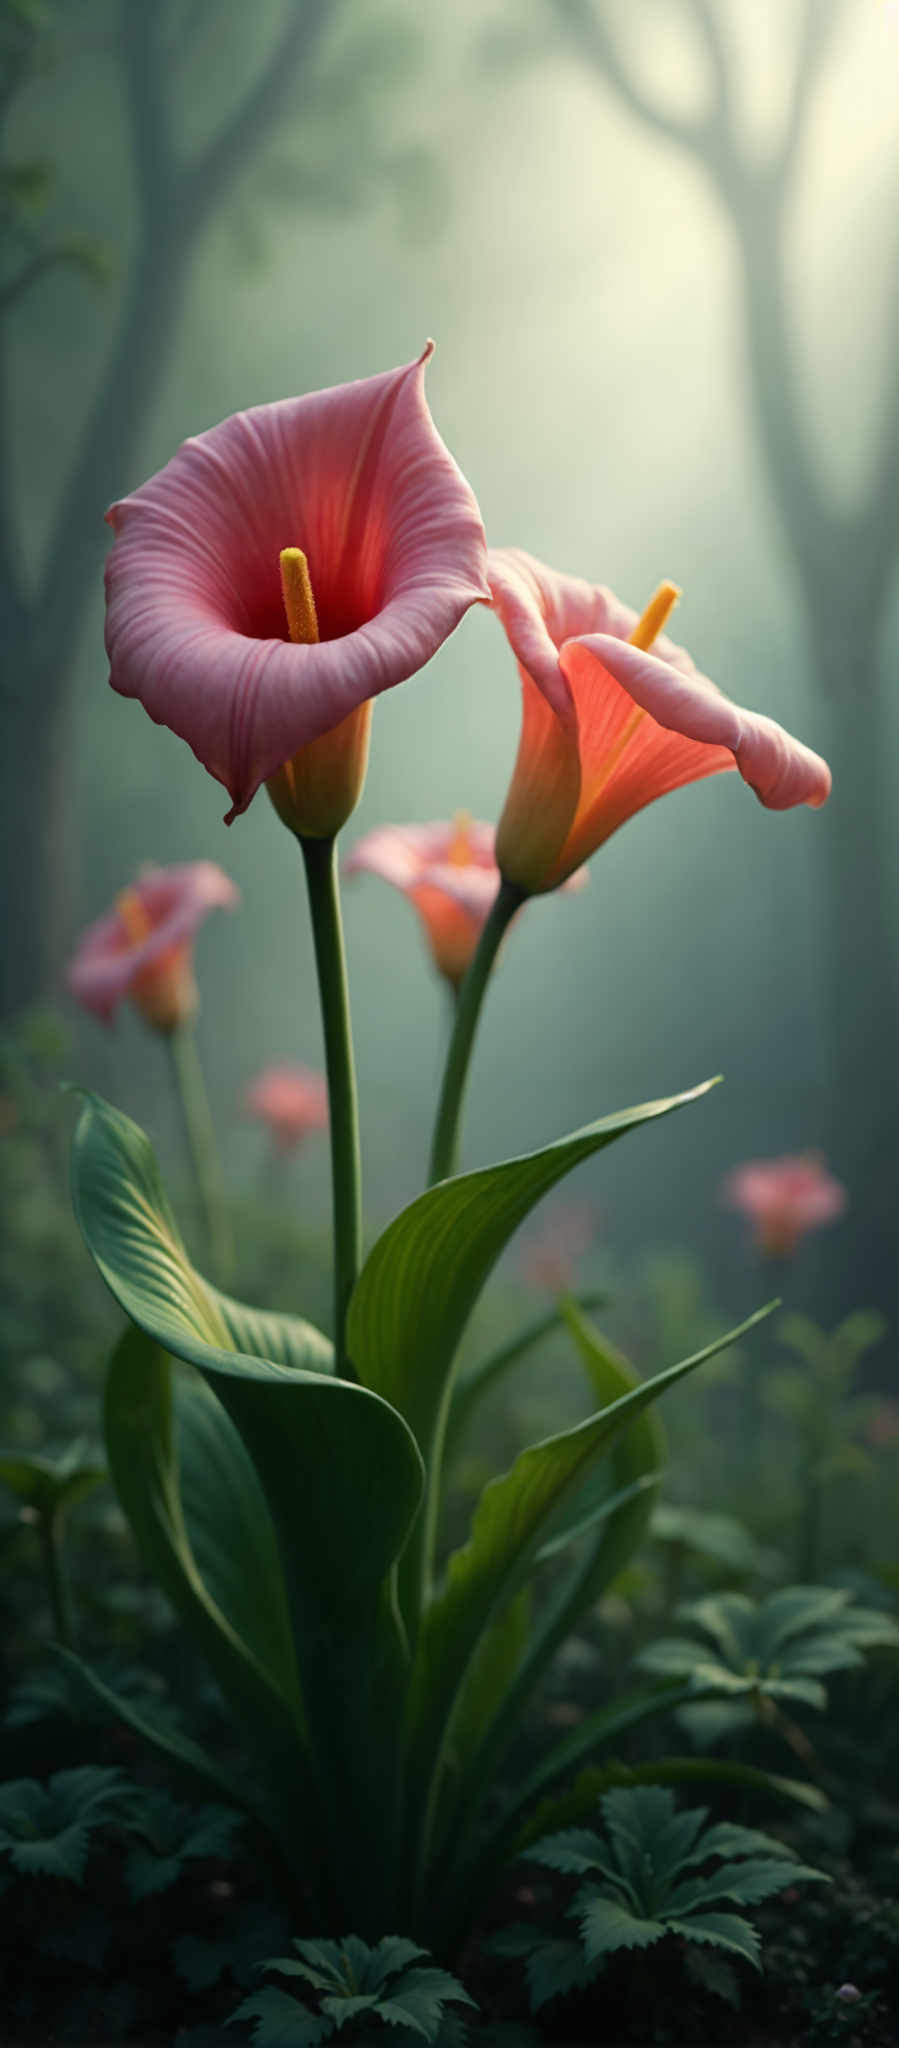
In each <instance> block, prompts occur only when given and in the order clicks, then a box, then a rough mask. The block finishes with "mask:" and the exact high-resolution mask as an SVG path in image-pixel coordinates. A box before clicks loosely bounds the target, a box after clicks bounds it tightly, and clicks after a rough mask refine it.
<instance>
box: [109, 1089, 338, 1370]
mask: <svg viewBox="0 0 899 2048" xmlns="http://www.w3.org/2000/svg"><path fill="white" fill-rule="evenodd" d="M72 1188H73V1195H74V1201H75V1213H76V1215H77V1217H78V1221H79V1224H80V1226H81V1230H82V1233H83V1235H84V1238H85V1241H86V1243H87V1245H88V1249H89V1250H90V1251H91V1252H92V1254H93V1257H94V1259H95V1260H96V1263H97V1265H98V1267H99V1269H100V1272H101V1273H102V1275H103V1278H104V1280H105V1281H106V1284H107V1287H109V1288H110V1290H111V1292H112V1293H113V1294H114V1295H115V1298H116V1300H117V1301H118V1302H119V1303H120V1304H121V1306H122V1308H123V1309H124V1311H125V1314H126V1315H127V1316H129V1317H130V1319H131V1321H132V1322H133V1323H137V1325H138V1327H139V1329H142V1330H146V1332H147V1334H148V1336H150V1337H152V1338H153V1340H154V1342H155V1343H157V1344H160V1345H161V1346H162V1347H163V1349H165V1350H168V1351H173V1352H174V1353H175V1355H176V1357H178V1358H184V1359H186V1360H187V1361H188V1363H189V1364H191V1365H197V1366H199V1367H200V1368H201V1369H203V1368H204V1367H205V1366H206V1365H207V1364H208V1363H209V1362H210V1354H212V1355H213V1356H217V1357H222V1358H227V1357H229V1356H231V1355H232V1354H234V1353H247V1354H249V1356H250V1357H253V1358H263V1359H267V1360H268V1361H269V1362H270V1363H271V1364H272V1365H279V1366H292V1367H296V1368H297V1369H300V1370H302V1371H304V1372H321V1373H326V1372H331V1371H333V1363H334V1355H333V1349H332V1346H331V1345H330V1344H329V1342H328V1339H327V1338H326V1337H323V1336H322V1335H321V1333H320V1331H318V1330H316V1329H314V1328H313V1326H312V1324H311V1323H306V1322H303V1321H302V1319H301V1318H300V1317H299V1316H282V1315H270V1314H267V1313H265V1312H264V1311H262V1310H261V1309H255V1308H246V1307H244V1306H243V1304H242V1303H241V1302H238V1301H232V1300H231V1299H230V1297H229V1296H228V1295H225V1294H220V1293H219V1291H218V1289H217V1288H215V1287H212V1286H211V1285H210V1283H209V1282H208V1281H206V1280H204V1279H203V1278H202V1277H201V1275H200V1274H199V1273H198V1272H197V1271H196V1269H195V1267H194V1266H192V1265H191V1262H190V1259H189V1258H188V1255H187V1252H186V1250H185V1248H184V1244H183V1242H182V1239H181V1235H180V1233H179V1230H178V1226H177V1224H176V1222H175V1218H174V1216H173V1214H172V1211H171V1209H170V1207H169V1202H168V1198H167V1196H166V1193H165V1189H164V1187H163V1184H162V1180H161V1178H160V1174H159V1168H158V1166H157V1164H156V1159H155V1157H154V1153H153V1148H152V1146H151V1145H150V1142H149V1139H148V1138H147V1137H146V1136H145V1135H144V1132H143V1131H142V1130H140V1128H139V1127H138V1125H137V1124H135V1123H132V1120H131V1118H130V1117H127V1116H123V1114H122V1112H121V1110H117V1109H113V1107H112V1105H111V1103H108V1102H103V1101H102V1100H101V1099H100V1097H99V1096H97V1095H90V1094H87V1093H86V1094H85V1098H84V1108H83V1110H82V1112H81V1116H80V1118H79V1121H78V1125H77V1128H76V1131H75V1137H74V1142H73V1146H72Z"/></svg>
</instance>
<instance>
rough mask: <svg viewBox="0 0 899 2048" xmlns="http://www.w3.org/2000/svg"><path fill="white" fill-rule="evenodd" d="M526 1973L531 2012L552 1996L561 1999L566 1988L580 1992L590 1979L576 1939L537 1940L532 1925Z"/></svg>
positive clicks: (565, 1992)
mask: <svg viewBox="0 0 899 2048" xmlns="http://www.w3.org/2000/svg"><path fill="white" fill-rule="evenodd" d="M529 1932H530V1938H531V1942H530V1953H529V1955H528V1959H527V1963H526V1966H525V1968H526V1975H527V1980H528V1991H529V1993H530V2004H531V2011H532V2012H539V2011H540V2009H541V2007H542V2006H544V2005H548V2004H549V2002H550V1999H552V1998H565V1997H566V1996H567V1994H568V1993H569V1992H570V1991H582V1990H583V1988H584V1986H585V1985H586V1984H588V1983H589V1981H590V1972H589V1970H588V1967H587V1964H586V1962H585V1960H584V1953H583V1950H582V1948H581V1945H580V1942H579V1941H566V1940H565V1939H564V1938H563V1937H561V1936H559V1937H558V1938H557V1939H556V1940H555V1941H541V1940H540V1939H539V1937H538V1936H537V1934H536V1931H535V1930H534V1929H533V1928H532V1929H529Z"/></svg>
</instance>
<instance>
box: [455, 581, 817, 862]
mask: <svg viewBox="0 0 899 2048" xmlns="http://www.w3.org/2000/svg"><path fill="white" fill-rule="evenodd" d="M488 576H489V581H490V588H491V593H492V605H493V609H494V611H495V612H496V614H497V617H498V618H499V620H500V622H501V624H502V625H503V627H504V629H505V632H506V635H507V637H508V640H509V643H510V645H511V648H512V651H513V653H514V655H515V657H516V659H517V662H518V668H519V674H520V677H521V687H522V728H521V739H520V742H519V749H518V757H517V760H516V763H515V769H514V772H513V776H512V781H511V784H510V788H509V793H508V796H507V799H506V804H505V808H504V811H503V815H502V817H501V819H500V823H499V826H498V828H497V837H496V849H497V861H498V864H499V867H500V870H501V872H502V874H503V875H504V876H505V877H506V878H507V879H508V880H509V881H511V882H515V883H517V884H518V885H519V887H521V888H523V889H525V890H526V891H527V892H528V893H531V892H535V891H540V890H544V889H554V888H557V887H558V885H559V883H560V882H562V881H564V880H565V877H566V876H567V875H570V874H571V873H572V871H573V869H575V868H577V867H578V866H579V865H580V863H581V862H582V861H584V860H587V859H588V858H589V856H590V855H591V854H592V853H594V852H595V851H596V849H597V847H599V846H601V845H602V844H603V842H604V840H606V839H608V838H609V837H610V836H611V834H612V833H613V832H615V831H617V829H618V827H619V826H620V825H623V824H624V823H625V821H626V820H627V819H628V818H631V817H633V816H634V814H635V812H637V811H639V810H642V809H643V807H644V805H646V804H648V803H652V802H654V800H655V799H656V797H660V796H664V795H665V794H666V793H667V792H668V791H669V790H673V789H679V788H681V787H682V786H683V785H684V784H685V783H688V782H697V781H699V780H701V779H702V778H703V777H705V776H707V775H718V774H721V773H722V772H724V771H725V770H727V769H733V768H738V769H739V771H740V774H741V775H742V776H743V779H744V781H746V782H748V783H749V784H750V787H751V788H752V789H754V790H755V793H756V795H757V796H758V798H759V799H760V801H761V802H762V803H763V804H765V805H766V806H767V807H768V808H769V809H771V810H787V809H790V808H791V807H792V806H793V805H795V804H812V805H818V804H822V803H824V802H825V801H826V798H827V796H828V794H829V791H830V771H829V769H828V767H827V765H826V763H825V762H824V761H822V760H821V759H820V757H819V755H817V754H814V753H812V752H811V750H810V749H809V748H808V747H805V746H803V745H802V744H801V743H800V742H799V741H798V740H794V739H792V738H791V737H790V735H789V733H786V732H785V731H784V730H783V728H782V726H779V725H777V724H776V723H775V722H774V720H773V719H771V718H767V717H764V716H763V715H761V714H760V713H758V712H754V711H744V710H741V709H740V708H739V707H738V706H737V705H735V704H732V703H731V702H730V701H729V699H728V698H727V697H725V696H723V695H722V693H721V691H720V690H718V689H717V687H716V686H715V684H714V683H712V682H710V681H709V679H708V677H707V676H703V675H701V674H700V673H699V671H698V670H697V669H696V668H695V666H694V664H693V662H692V660H691V658H690V656H689V654H687V653H686V651H685V650H684V648H682V647H678V646H676V645H675V644H674V642H673V641H671V640H669V639H668V638H667V637H666V636H664V635H660V636H659V635H658V633H657V624H656V621H657V620H658V621H659V622H663V619H664V616H665V615H667V611H668V610H670V608H671V605H672V603H673V602H674V600H675V599H676V597H677V595H678V593H677V591H676V588H675V586H674V585H667V586H662V602H661V603H660V604H659V605H658V606H650V607H649V608H648V611H647V613H646V614H644V616H643V618H642V619H638V615H637V613H636V612H634V611H632V610H631V609H630V607H629V606H628V605H625V604H622V603H621V602H620V600H619V599H618V598H616V597H614V596H613V594H612V592H611V591H610V590H606V589H604V588H603V587H601V586H594V585H592V584H589V583H585V582H583V581H582V580H581V579H580V578H578V577H574V576H563V575H560V574H558V573H557V572H556V571H555V570H553V569H548V568H546V567H545V565H544V564H543V563H542V562H538V561H536V560H535V559H534V557H533V556H532V555H528V554H526V553H524V551H523V550H521V549H518V548H500V549H495V550H492V551H491V553H490V556H489V563H488ZM639 642H642V644H638V643H639ZM650 642H651V643H652V645H653V652H651V653H650V652H649V651H648V647H649V644H650Z"/></svg>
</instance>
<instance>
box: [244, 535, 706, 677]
mask: <svg viewBox="0 0 899 2048" xmlns="http://www.w3.org/2000/svg"><path fill="white" fill-rule="evenodd" d="M282 560H283V557H282ZM680 595H681V592H680V591H679V589H678V587H677V584H676V583H668V582H665V583H660V584H659V587H658V590H657V591H655V593H654V595H653V596H652V597H651V598H650V600H649V603H648V605H647V607H646V610H645V612H644V613H643V616H642V618H639V619H638V620H637V623H636V625H635V627H634V630H633V632H632V633H631V635H630V642H631V646H632V647H642V648H643V651H644V653H646V651H647V650H648V649H649V648H650V647H651V646H652V643H653V641H654V640H655V638H656V636H657V634H659V633H661V631H662V629H663V627H664V626H665V625H667V623H668V620H669V618H670V616H671V613H672V612H673V610H674V607H675V605H676V604H677V601H678V598H679V597H680Z"/></svg>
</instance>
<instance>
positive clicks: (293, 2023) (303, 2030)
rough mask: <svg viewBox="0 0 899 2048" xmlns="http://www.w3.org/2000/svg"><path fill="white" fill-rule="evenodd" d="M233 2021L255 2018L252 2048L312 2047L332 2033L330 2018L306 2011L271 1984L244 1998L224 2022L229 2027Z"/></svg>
mask: <svg viewBox="0 0 899 2048" xmlns="http://www.w3.org/2000/svg"><path fill="white" fill-rule="evenodd" d="M235 2020H255V2021H256V2022H257V2024H256V2026H255V2027H254V2028H253V2040H254V2042H255V2048H316V2044H317V2043H318V2042H319V2041H327V2040H328V2039H329V2037H330V2035H331V2034H333V2032H334V2022H333V2020H330V2019H327V2018H326V2017H325V2016H324V2015H321V2014H319V2013H312V2012H307V2010H306V2008H305V2006H302V2005H300V2004H299V2002H298V2000H297V1999H295V1998H291V1997H290V1995H289V1993H288V1992H286V1991H278V1990H276V1989H275V1986H274V1985H273V1984H269V1985H266V1988H265V1990H264V1991H255V1992H254V1993H253V1996H252V1998H245V1999H244V2000H243V2003H242V2004H241V2005H239V2006H238V2008H237V2011H236V2012H233V2013H232V2014H231V2016H230V2018H229V2019H228V2021H227V2023H226V2024H227V2025H228V2026H229V2027H231V2026H233V2025H234V2023H235Z"/></svg>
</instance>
